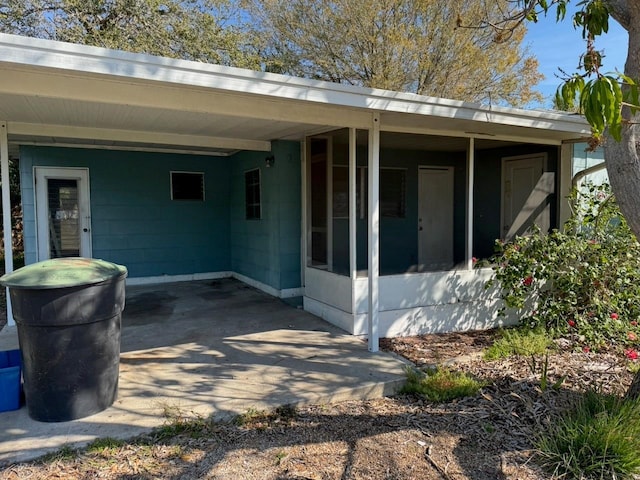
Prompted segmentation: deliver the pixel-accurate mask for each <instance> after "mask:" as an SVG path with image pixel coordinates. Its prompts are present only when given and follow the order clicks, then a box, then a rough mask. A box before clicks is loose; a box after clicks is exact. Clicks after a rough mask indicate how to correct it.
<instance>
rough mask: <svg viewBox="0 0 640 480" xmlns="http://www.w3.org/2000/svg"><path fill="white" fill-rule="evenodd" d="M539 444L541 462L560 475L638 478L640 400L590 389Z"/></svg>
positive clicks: (561, 476) (571, 476)
mask: <svg viewBox="0 0 640 480" xmlns="http://www.w3.org/2000/svg"><path fill="white" fill-rule="evenodd" d="M537 448H538V457H539V459H540V463H541V464H542V465H543V466H544V467H545V468H546V469H548V470H549V471H550V472H552V473H553V475H554V476H559V477H560V478H580V479H605V478H606V479H610V478H616V479H621V480H622V479H632V478H635V474H638V473H640V401H637V400H636V401H630V400H629V401H625V400H622V399H620V398H618V397H615V396H610V395H599V394H597V393H593V392H589V393H587V394H585V396H584V397H583V398H582V399H581V400H580V402H579V403H578V404H577V405H576V407H575V408H574V409H573V410H571V411H569V412H568V413H566V414H565V415H564V416H563V417H562V418H561V419H560V421H558V422H555V423H554V424H552V425H551V426H550V428H549V430H548V431H546V432H544V433H543V434H542V435H541V436H540V438H539V440H538V442H537Z"/></svg>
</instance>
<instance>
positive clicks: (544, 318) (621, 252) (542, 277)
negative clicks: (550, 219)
mask: <svg viewBox="0 0 640 480" xmlns="http://www.w3.org/2000/svg"><path fill="white" fill-rule="evenodd" d="M571 200H572V202H573V205H574V206H575V207H574V214H573V215H572V218H571V219H570V220H569V221H568V222H567V224H566V225H565V228H564V229H563V230H562V231H557V230H554V231H553V232H551V233H549V234H542V233H541V232H540V231H539V229H535V228H534V229H533V231H532V233H531V234H529V235H525V236H521V237H516V238H515V239H514V240H513V241H511V242H508V243H503V242H500V241H498V242H497V243H496V245H497V247H496V250H497V253H496V255H495V256H494V257H493V258H492V263H493V266H494V267H493V268H494V270H495V276H494V279H493V280H491V281H490V282H489V284H491V283H494V282H499V284H500V286H501V288H502V298H503V300H504V301H505V305H506V308H512V309H517V310H519V313H520V314H521V322H522V323H524V324H529V325H530V326H531V327H532V328H535V327H538V326H541V327H544V328H545V329H547V331H549V332H550V333H551V334H553V335H555V336H559V335H567V334H570V335H571V336H572V337H573V338H576V339H578V340H579V341H580V342H581V343H582V344H583V346H584V348H585V349H591V348H595V349H598V348H603V347H605V346H611V345H615V346H625V348H626V349H627V351H628V352H630V353H629V355H627V356H629V358H631V356H633V354H634V353H636V355H637V349H636V345H637V344H638V338H640V330H639V328H638V323H639V322H640V302H638V298H640V244H639V243H638V241H637V240H636V238H635V236H634V235H633V234H632V233H631V231H630V229H629V227H628V226H627V223H626V221H625V220H624V218H623V217H622V216H621V214H620V211H619V208H618V205H617V204H616V202H615V199H614V197H613V196H612V194H611V192H610V189H609V187H608V186H606V185H605V186H597V187H596V186H593V185H589V186H588V187H587V188H585V189H583V190H582V191H581V192H577V191H576V192H574V194H573V196H572V199H571ZM502 313H503V314H504V313H505V310H504V309H503V310H502Z"/></svg>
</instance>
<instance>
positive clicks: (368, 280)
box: [304, 114, 572, 349]
mask: <svg viewBox="0 0 640 480" xmlns="http://www.w3.org/2000/svg"><path fill="white" fill-rule="evenodd" d="M379 118H380V120H379V121H381V119H384V114H383V115H381V116H380V117H379ZM442 123H444V122H442ZM488 127H489V129H495V127H496V126H495V125H491V126H488ZM407 130H409V129H401V128H395V127H393V126H386V125H385V124H384V123H381V126H380V129H379V130H378V129H372V130H368V131H365V130H356V129H339V130H335V131H332V132H328V133H325V134H323V135H318V136H313V137H309V138H308V139H307V141H306V162H305V173H304V178H305V179H306V182H305V185H304V187H305V189H304V202H305V222H304V231H305V232H306V243H305V245H304V250H305V260H306V263H305V265H304V278H305V297H304V305H305V309H307V310H309V311H311V312H313V313H314V314H316V315H318V316H320V317H322V318H324V319H326V320H328V321H329V322H331V323H334V324H336V325H338V326H340V327H341V328H343V329H345V330H347V331H349V332H351V333H353V334H356V335H363V336H368V337H369V340H370V348H373V349H375V348H376V347H377V345H376V338H377V337H393V336H400V335H414V334H420V333H431V332H444V331H459V330H469V329H482V328H488V327H493V326H497V325H500V324H502V323H503V322H505V321H509V319H505V318H500V317H499V316H498V309H499V307H500V301H499V298H498V294H497V291H496V290H495V289H486V288H485V284H486V282H487V280H489V278H490V275H491V269H490V268H476V267H477V266H478V265H476V262H478V261H479V260H480V261H482V260H485V259H488V258H489V257H490V256H491V255H492V253H493V252H494V246H495V242H496V240H498V239H501V240H508V239H510V238H512V237H513V236H514V235H517V234H522V233H524V232H526V231H527V230H528V229H529V228H530V227H531V226H532V225H534V224H536V225H538V226H539V227H540V229H541V230H542V231H548V230H549V229H551V228H557V227H558V225H560V224H561V222H563V221H564V220H565V219H566V215H567V214H568V212H567V207H568V205H566V201H565V200H564V199H565V197H566V195H567V194H568V191H569V188H570V183H571V182H570V179H571V170H570V169H571V157H572V145H571V144H570V143H565V144H562V143H561V142H558V141H557V140H556V141H554V140H552V139H542V138H539V137H538V138H525V137H522V138H515V137H514V136H513V135H499V134H498V133H497V132H496V133H495V134H481V133H478V132H472V131H467V132H464V133H463V132H459V131H458V132H455V133H454V132H443V133H440V132H438V131H435V130H433V129H430V131H429V132H428V133H418V129H413V131H412V132H408V131H407ZM496 130H497V129H496ZM369 205H375V206H376V208H374V209H372V210H371V211H370V209H369ZM484 263H485V262H481V263H480V265H482V264H484Z"/></svg>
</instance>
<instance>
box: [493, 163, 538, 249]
mask: <svg viewBox="0 0 640 480" xmlns="http://www.w3.org/2000/svg"><path fill="white" fill-rule="evenodd" d="M536 158H541V159H542V172H541V173H540V176H542V174H543V173H544V172H547V171H548V170H549V155H548V154H547V152H538V153H527V154H525V155H514V156H511V157H502V162H501V164H500V238H501V239H504V237H505V233H506V232H505V231H504V211H505V201H504V196H505V193H506V191H505V188H504V182H505V180H506V178H507V175H506V173H507V169H506V166H507V163H508V162H512V161H521V160H533V159H536Z"/></svg>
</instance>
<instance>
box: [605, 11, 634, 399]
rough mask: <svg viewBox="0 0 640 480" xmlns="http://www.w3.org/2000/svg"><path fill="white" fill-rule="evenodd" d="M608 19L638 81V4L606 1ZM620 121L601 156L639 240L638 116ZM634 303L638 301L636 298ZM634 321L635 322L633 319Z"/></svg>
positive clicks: (630, 394)
mask: <svg viewBox="0 0 640 480" xmlns="http://www.w3.org/2000/svg"><path fill="white" fill-rule="evenodd" d="M607 3H608V5H609V8H610V13H611V16H612V17H613V18H614V19H616V20H617V21H618V22H619V23H620V24H621V25H622V27H624V28H625V29H626V30H627V32H628V33H629V51H628V55H627V61H626V63H625V68H624V73H625V75H627V76H628V77H630V78H633V79H634V80H635V81H640V2H637V1H636V0H609V1H608V2H607ZM622 113H623V118H625V119H630V120H631V122H630V123H625V124H624V125H623V127H622V140H621V141H620V142H616V141H615V140H614V139H613V138H610V137H609V136H607V138H606V141H605V145H604V153H605V155H604V156H605V162H606V165H607V171H608V173H609V181H610V182H611V188H612V189H613V192H614V193H615V195H616V200H617V201H618V204H619V205H620V210H621V211H622V214H623V215H624V217H625V219H626V220H627V223H628V224H629V227H630V228H631V231H633V233H634V234H635V235H636V237H637V238H638V239H640V157H639V156H638V138H637V134H638V125H637V124H636V123H637V122H639V121H640V115H635V116H634V115H632V114H631V111H630V110H629V108H628V107H625V108H623V112H622ZM637 301H640V299H638V300H637ZM634 320H635V319H634ZM627 398H640V371H639V372H638V373H637V374H636V376H635V378H634V379H633V383H632V384H631V387H630V388H629V390H628V391H627Z"/></svg>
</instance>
